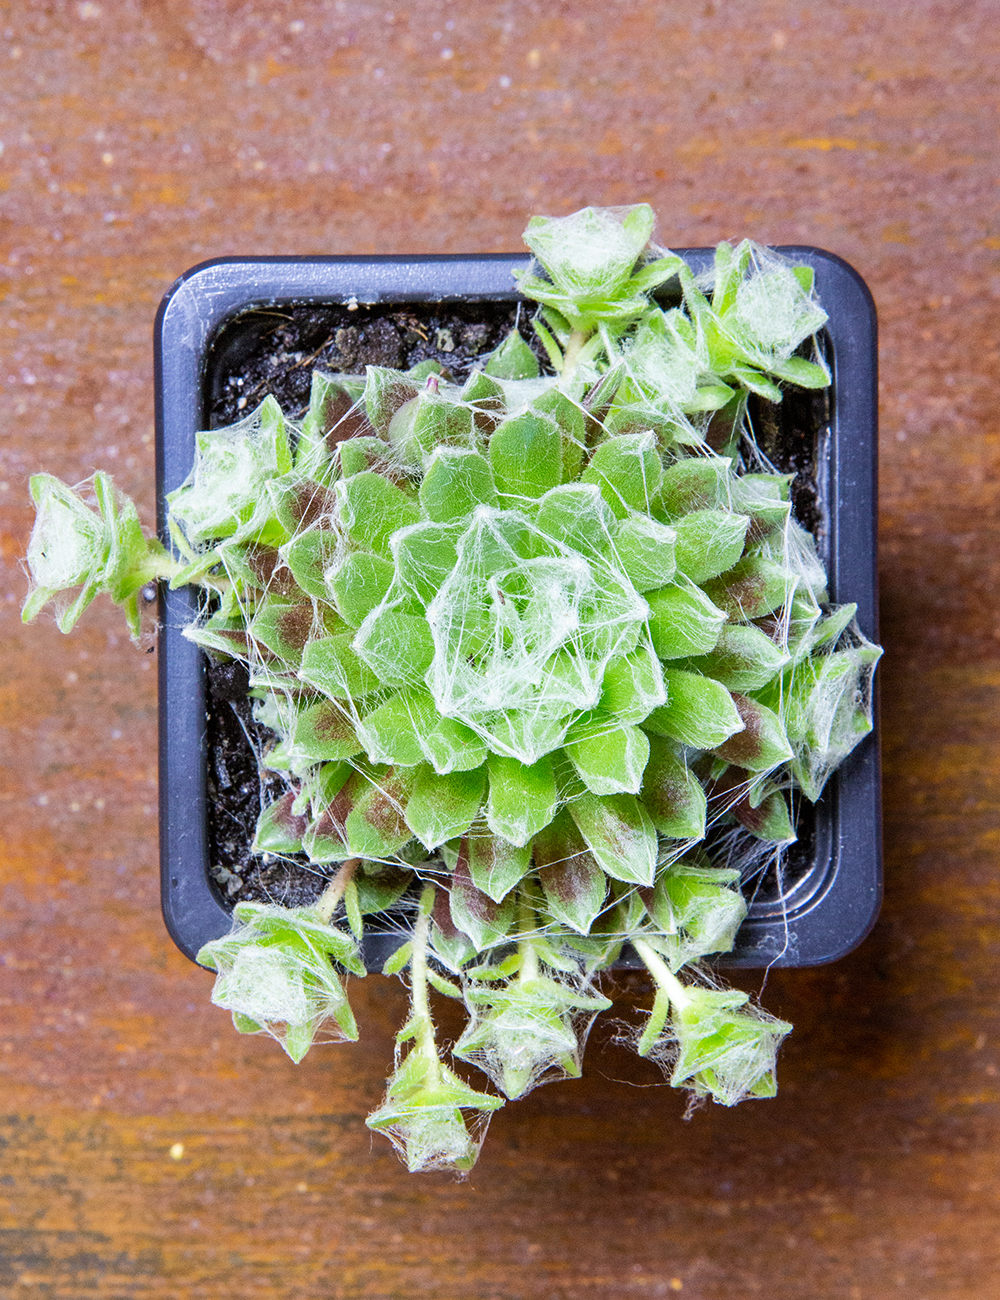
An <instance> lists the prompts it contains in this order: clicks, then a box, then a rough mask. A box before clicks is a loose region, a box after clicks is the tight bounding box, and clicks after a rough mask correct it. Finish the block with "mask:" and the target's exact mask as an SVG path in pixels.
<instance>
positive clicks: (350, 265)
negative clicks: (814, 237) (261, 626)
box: [155, 247, 882, 967]
mask: <svg viewBox="0 0 1000 1300" xmlns="http://www.w3.org/2000/svg"><path fill="white" fill-rule="evenodd" d="M678 251H680V252H681V254H682V255H683V256H684V257H685V259H686V260H687V261H688V262H689V264H690V265H691V267H692V269H693V270H694V271H695V273H696V274H697V273H700V272H702V271H704V270H707V269H709V267H710V266H711V258H712V250H711V249H704V248H696V249H681V250H678ZM779 251H780V252H782V253H785V254H786V255H788V256H791V257H793V258H794V259H795V260H796V261H797V262H802V263H806V264H808V265H809V266H811V267H812V268H813V269H814V271H815V275H816V291H817V294H818V296H819V299H820V301H821V302H822V304H823V306H824V308H825V309H826V311H827V312H828V313H829V317H830V319H829V323H828V325H827V327H826V339H825V344H826V348H827V355H828V361H829V362H830V364H831V368H832V371H833V386H832V391H831V403H830V422H829V426H828V428H827V429H826V430H824V431H823V433H822V434H821V435H820V439H819V446H818V448H817V455H816V466H817V474H816V478H817V486H818V489H819V498H820V506H821V510H822V513H823V516H824V528H823V534H822V537H821V538H820V539H819V546H820V552H821V555H822V556H823V559H824V560H825V562H826V566H827V572H828V575H829V586H830V594H831V598H832V599H833V600H834V601H836V602H838V603H841V604H843V603H846V602H848V601H854V602H856V603H857V606H858V621H859V624H860V626H861V628H862V630H863V631H864V632H865V634H866V635H867V636H869V637H871V638H872V639H877V635H878V627H877V590H876V581H877V576H876V549H875V548H876V532H875V527H876V504H877V502H876V484H877V479H876V456H877V400H876V364H877V363H876V322H875V307H874V303H873V302H872V298H871V295H870V293H869V292H868V289H867V287H866V285H865V283H864V281H863V280H862V279H861V277H860V276H859V275H858V274H857V272H856V271H855V270H854V269H853V268H852V267H850V266H849V265H848V264H847V263H846V262H844V261H843V260H842V259H840V258H839V257H836V256H835V255H834V254H832V253H827V252H825V251H823V250H822V249H816V248H804V247H786V248H782V249H780V250H779ZM524 264H525V258H523V257H520V256H507V255H484V256H478V257H461V256H447V257H409V258H402V257H380V258H372V257H366V258H361V257H314V258H290V257H270V258H254V259H248V260H242V259H235V258H224V259H220V260H218V261H213V262H207V263H203V264H202V265H200V266H196V267H194V268H193V269H192V270H190V271H189V272H187V274H186V275H184V276H182V277H181V278H180V279H179V280H178V281H177V282H176V284H174V285H173V287H172V288H171V289H170V291H169V292H168V293H167V294H166V296H165V297H164V299H163V302H162V303H161V305H160V309H159V312H158V313H157V317H156V327H155V362H156V433H157V441H156V474H157V511H158V527H159V531H160V536H161V538H162V540H163V541H164V542H165V543H166V542H167V534H166V507H165V497H166V494H167V493H168V492H170V491H172V490H173V489H174V488H176V487H178V486H179V485H180V484H181V483H182V482H183V481H184V479H185V478H186V477H187V475H188V472H189V470H190V468H191V465H192V462H193V460H194V449H195V434H196V432H197V431H198V430H200V429H202V428H205V427H206V426H207V419H206V410H207V406H206V396H207V384H208V378H209V375H208V359H209V354H210V351H211V347H212V342H213V338H214V337H215V336H216V334H217V332H218V331H219V329H220V327H222V326H223V325H224V324H227V323H229V324H231V323H232V321H233V319H234V318H235V317H238V316H240V315H241V314H242V313H245V312H247V311H249V310H250V309H253V308H261V307H271V308H273V307H282V306H286V307H287V306H290V305H293V304H323V303H325V304H331V305H337V306H343V305H345V304H348V303H350V302H352V301H355V302H357V303H359V304H361V307H362V308H364V307H366V306H368V305H375V304H378V305H380V306H392V305H403V304H406V303H448V302H453V303H467V302H497V303H508V302H516V301H517V300H518V294H517V293H516V291H515V290H514V288H513V278H512V272H513V271H514V270H515V269H517V268H519V267H521V266H523V265H524ZM194 612H195V596H194V593H193V592H191V591H190V590H180V591H168V592H164V594H163V596H162V603H161V607H160V629H161V630H160V634H159V647H158V648H159V723H160V746H159V748H160V795H159V800H160V863H161V890H162V894H161V896H162V904H163V915H164V920H165V921H166V925H167V929H168V930H169V931H170V934H171V936H172V937H173V939H174V941H175V943H176V944H177V946H178V947H179V948H180V949H181V951H182V952H184V953H185V954H186V955H187V956H188V957H191V958H192V959H193V958H194V955H195V953H196V952H197V951H198V949H199V948H200V947H201V945H202V944H203V943H205V942H207V941H208V940H209V939H215V938H217V937H218V936H220V935H222V934H225V933H226V932H227V931H228V930H229V926H230V916H229V912H228V911H227V910H226V908H225V907H224V906H223V904H222V903H221V901H220V899H219V897H218V895H217V894H216V891H215V889H214V888H213V885H212V882H211V879H210V877H209V866H210V862H209V837H208V817H207V804H206V800H207V776H208V754H207V739H206V700H205V671H204V668H205V662H204V657H203V654H202V652H201V650H200V649H199V648H198V647H197V646H195V645H193V644H192V643H191V642H190V641H188V640H186V639H185V638H184V637H183V636H182V635H181V629H182V628H183V627H184V626H185V624H186V623H188V622H189V621H190V619H191V617H192V616H193V614H194ZM879 776H880V769H879V753H878V744H877V738H876V735H872V736H869V737H867V738H866V739H865V740H864V741H863V742H862V743H861V745H859V747H858V748H857V749H856V750H855V751H854V753H853V754H852V755H851V756H850V757H849V758H848V760H847V761H846V762H845V763H844V764H843V765H842V767H841V768H840V769H839V770H838V771H837V772H836V773H835V774H834V776H833V777H832V778H831V780H830V782H829V783H828V785H827V788H826V790H825V792H824V794H823V797H822V799H821V800H820V801H819V803H818V804H817V805H816V810H815V826H814V832H813V834H812V836H811V861H808V862H806V863H805V864H803V863H801V862H800V863H799V865H798V869H797V870H796V872H795V873H794V877H793V878H792V879H791V880H790V881H789V883H788V884H787V886H786V885H784V884H782V883H781V882H780V881H778V882H777V883H776V885H775V884H774V882H772V887H771V888H769V889H767V890H766V891H764V890H761V891H760V892H759V893H758V896H757V897H756V898H755V899H754V901H753V902H752V903H751V905H750V911H749V915H748V916H747V919H746V921H745V922H744V923H743V926H742V927H741V929H740V932H739V935H738V937H737V945H736V949H735V951H734V952H733V953H731V954H728V955H727V956H725V957H723V958H721V959H719V964H720V965H726V966H745V967H760V966H767V965H771V964H775V965H780V966H812V965H818V964H821V963H824V962H830V961H834V960H836V959H837V958H838V957H841V956H843V955H844V954H845V953H847V952H849V951H850V950H851V949H852V948H853V947H855V946H856V945H857V944H858V943H859V942H860V941H861V940H862V939H863V938H864V936H865V935H866V934H867V933H868V931H869V930H870V928H871V926H872V925H873V924H874V921H875V918H876V916H877V915H878V910H879V906H880V903H881V892H882V853H881V798H880V782H879ZM398 942H399V938H398V935H397V936H392V935H385V936H379V935H374V936H372V937H371V938H370V939H369V938H368V937H367V936H366V940H365V957H366V960H367V961H368V962H369V964H370V965H371V966H372V967H377V966H379V965H381V962H382V961H383V960H384V959H385V957H386V956H387V955H388V954H389V952H390V951H391V950H392V948H393V947H395V946H396V944H398ZM626 964H627V960H626Z"/></svg>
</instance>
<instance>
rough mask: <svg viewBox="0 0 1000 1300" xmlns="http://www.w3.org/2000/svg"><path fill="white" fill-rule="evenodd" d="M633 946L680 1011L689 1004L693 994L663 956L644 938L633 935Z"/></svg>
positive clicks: (659, 986)
mask: <svg viewBox="0 0 1000 1300" xmlns="http://www.w3.org/2000/svg"><path fill="white" fill-rule="evenodd" d="M632 947H633V948H634V949H635V950H636V952H637V953H638V954H639V956H640V957H641V958H642V960H643V963H644V965H645V967H646V969H647V970H648V971H649V973H650V975H652V977H653V980H654V981H655V983H656V985H657V987H658V988H660V989H662V990H663V992H664V993H665V994H666V995H667V997H668V998H669V999H670V1001H671V1002H672V1003H673V1004H674V1006H675V1007H676V1008H677V1010H678V1011H680V1010H682V1009H683V1008H684V1007H686V1006H688V1005H689V1003H690V1002H691V995H690V993H688V991H687V989H686V988H685V987H684V985H683V984H682V983H681V982H680V980H679V979H678V978H677V976H676V975H674V973H673V972H672V971H671V969H670V967H669V966H668V965H667V963H666V962H665V961H664V960H663V958H662V957H661V956H660V955H659V953H656V952H654V951H653V949H652V948H651V947H650V946H649V944H648V943H646V941H645V940H644V939H639V938H637V937H636V936H634V935H633V936H632Z"/></svg>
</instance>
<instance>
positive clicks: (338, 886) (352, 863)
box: [315, 858, 361, 925]
mask: <svg viewBox="0 0 1000 1300" xmlns="http://www.w3.org/2000/svg"><path fill="white" fill-rule="evenodd" d="M360 866H361V859H360V858H348V859H347V861H346V862H345V863H344V864H343V866H342V867H341V868H340V870H339V871H338V872H337V874H336V875H335V876H334V878H333V879H332V880H331V881H330V883H329V884H328V885H327V887H326V889H324V890H323V892H322V894H320V896H319V901H318V902H317V903H316V905H315V906H316V912H317V914H318V916H319V919H320V920H321V921H323V922H324V923H325V924H327V925H329V924H330V918H331V917H332V916H333V914H334V912H335V911H336V910H337V907H338V905H339V903H340V900H341V899H342V898H343V897H344V890H345V889H346V888H347V886H348V885H349V884H350V883H351V881H352V880H353V878H354V873H355V871H357V869H358V867H360Z"/></svg>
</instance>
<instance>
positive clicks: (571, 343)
mask: <svg viewBox="0 0 1000 1300" xmlns="http://www.w3.org/2000/svg"><path fill="white" fill-rule="evenodd" d="M590 333H591V334H592V333H593V330H591V331H590ZM589 338H590V334H588V333H587V332H586V331H585V330H574V331H573V333H572V334H571V335H570V336H569V338H568V339H567V340H566V348H565V350H564V352H563V365H562V375H561V378H562V379H572V378H573V374H574V372H575V371H576V361H577V357H579V355H580V351H581V349H582V348H583V345H584V344H585V343H586V342H587V340H588V339H589Z"/></svg>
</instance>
